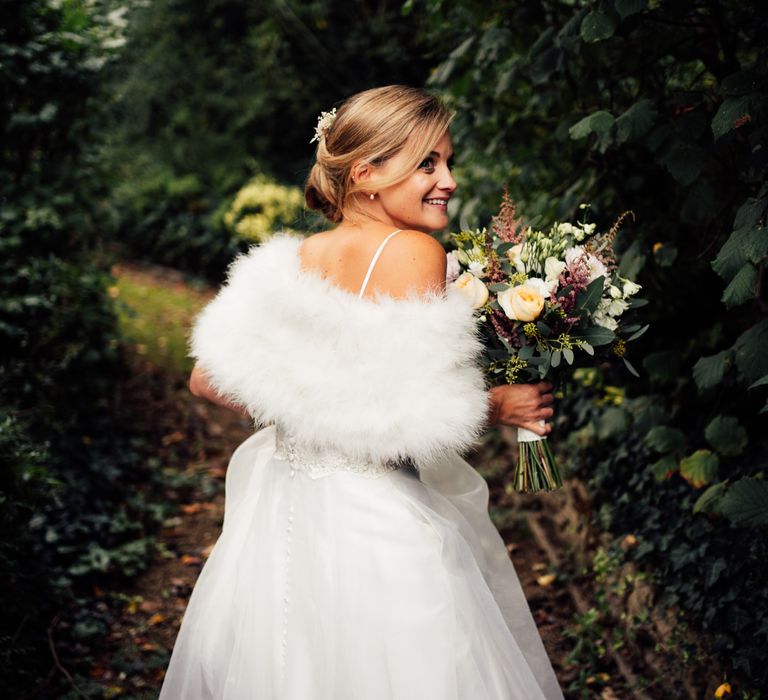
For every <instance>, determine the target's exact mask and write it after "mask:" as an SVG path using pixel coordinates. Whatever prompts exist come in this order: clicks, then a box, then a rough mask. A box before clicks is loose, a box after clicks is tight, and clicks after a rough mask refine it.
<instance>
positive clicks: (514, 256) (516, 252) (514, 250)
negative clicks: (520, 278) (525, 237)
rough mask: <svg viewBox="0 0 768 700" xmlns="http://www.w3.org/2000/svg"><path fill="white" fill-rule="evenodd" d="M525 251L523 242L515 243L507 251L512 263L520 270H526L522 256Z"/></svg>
mask: <svg viewBox="0 0 768 700" xmlns="http://www.w3.org/2000/svg"><path fill="white" fill-rule="evenodd" d="M522 252H523V244H522V243H518V244H517V245H513V246H512V247H511V248H510V249H509V250H508V251H507V257H508V258H509V262H510V263H512V266H513V267H514V268H515V270H517V271H518V272H523V273H524V272H525V263H524V262H523V260H522V258H521V257H520V256H521V255H522Z"/></svg>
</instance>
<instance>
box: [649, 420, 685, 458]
mask: <svg viewBox="0 0 768 700" xmlns="http://www.w3.org/2000/svg"><path fill="white" fill-rule="evenodd" d="M645 444H646V445H648V447H650V448H651V449H652V450H655V451H656V452H676V453H678V454H681V453H682V452H683V450H685V445H686V440H685V435H683V432H682V431H681V430H678V429H677V428H670V427H668V426H666V425H657V426H655V427H654V428H651V429H650V430H649V431H648V434H647V435H646V436H645Z"/></svg>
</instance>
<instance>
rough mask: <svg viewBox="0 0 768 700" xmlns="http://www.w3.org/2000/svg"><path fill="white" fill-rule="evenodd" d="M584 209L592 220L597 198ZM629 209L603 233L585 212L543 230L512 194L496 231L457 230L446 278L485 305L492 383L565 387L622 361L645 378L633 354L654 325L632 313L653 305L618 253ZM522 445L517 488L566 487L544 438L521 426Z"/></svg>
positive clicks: (481, 316) (481, 317)
mask: <svg viewBox="0 0 768 700" xmlns="http://www.w3.org/2000/svg"><path fill="white" fill-rule="evenodd" d="M580 209H581V211H582V212H583V213H584V215H585V217H586V213H587V210H588V209H589V205H588V204H582V205H581V206H580ZM630 213H631V212H625V213H624V214H622V216H621V217H619V219H618V220H617V221H616V223H614V225H613V226H612V227H611V228H610V230H608V231H606V232H604V233H600V232H597V231H596V225H595V224H593V223H587V222H586V218H585V220H584V221H580V222H578V223H576V224H571V223H567V222H556V223H554V224H552V225H551V226H550V227H549V228H548V229H547V230H538V229H533V228H531V227H526V226H524V225H523V223H522V220H521V219H519V218H517V216H516V212H515V205H514V203H513V202H512V201H511V199H510V198H509V194H508V193H507V192H506V191H505V193H504V198H503V200H502V205H501V209H500V211H499V214H498V215H497V216H495V217H493V219H492V224H491V228H490V230H487V229H486V228H482V229H475V230H471V231H461V232H460V233H456V234H451V238H452V239H453V241H454V242H455V245H456V248H455V250H452V251H451V252H450V253H448V280H447V281H448V283H450V284H453V285H455V286H456V287H458V288H459V289H460V290H461V291H462V292H463V293H465V294H466V295H467V296H468V297H469V298H470V299H471V300H472V303H473V306H474V308H475V309H478V323H479V324H480V328H481V334H482V336H483V339H484V341H485V345H486V350H487V351H486V354H485V356H484V364H485V370H486V375H487V378H488V383H489V385H490V386H495V385H497V384H503V383H508V384H513V383H520V382H526V381H534V380H542V379H547V380H549V381H551V382H552V383H553V384H554V385H555V386H559V385H560V384H561V383H562V379H563V378H564V372H566V371H572V370H573V369H574V368H575V367H577V366H585V365H588V364H592V365H594V364H596V363H597V362H601V361H605V360H606V359H613V360H617V359H619V358H621V359H622V360H623V362H624V364H625V365H626V367H627V369H628V370H629V371H630V372H631V373H632V374H634V375H635V376H637V371H636V370H635V368H634V367H633V366H632V364H630V362H629V360H627V358H626V356H625V354H626V349H627V343H628V342H629V341H632V340H635V339H636V338H638V337H639V336H640V335H642V334H643V333H644V332H645V331H646V330H647V328H648V326H647V325H646V326H642V327H641V326H640V325H639V324H638V323H636V322H634V321H633V320H632V319H631V316H632V315H633V313H632V311H631V310H632V309H635V308H637V307H639V306H642V305H644V304H645V303H646V302H645V301H644V300H642V299H637V298H635V295H636V294H637V292H638V291H640V286H639V285H637V284H635V282H633V281H632V280H629V279H625V278H622V277H620V276H619V274H618V271H617V266H616V259H615V256H614V251H613V241H614V238H615V236H616V233H617V231H618V229H619V226H620V225H621V222H622V221H623V219H624V218H625V217H626V216H627V215H628V214H630ZM542 423H543V421H542ZM518 445H519V457H518V462H517V467H516V469H515V474H514V477H513V482H514V486H515V488H516V489H517V490H518V491H530V492H534V491H542V490H545V491H546V490H551V489H555V488H557V487H559V486H561V485H562V479H561V477H560V472H559V470H558V467H557V463H556V461H555V459H554V456H553V454H552V451H551V450H550V448H549V444H548V442H547V439H546V438H544V437H541V436H539V435H537V434H536V433H533V432H531V431H529V430H526V429H524V428H519V429H518Z"/></svg>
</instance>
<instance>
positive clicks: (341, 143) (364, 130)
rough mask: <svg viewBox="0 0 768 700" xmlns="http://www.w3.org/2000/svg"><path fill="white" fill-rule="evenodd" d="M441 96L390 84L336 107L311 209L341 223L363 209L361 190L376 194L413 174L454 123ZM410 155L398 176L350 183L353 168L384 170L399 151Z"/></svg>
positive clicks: (311, 190)
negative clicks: (368, 166)
mask: <svg viewBox="0 0 768 700" xmlns="http://www.w3.org/2000/svg"><path fill="white" fill-rule="evenodd" d="M453 116H454V115H453V112H451V111H450V110H449V109H448V108H447V107H446V106H445V105H444V104H443V103H442V102H441V101H440V99H439V98H437V97H435V96H434V95H430V94H429V93H428V92H427V91H426V90H423V89H421V88H414V87H408V86H406V85H389V86H387V87H380V88H374V89H372V90H366V91H364V92H360V93H358V94H356V95H353V96H352V97H349V98H348V99H346V100H345V101H344V103H343V104H342V105H341V106H340V107H339V108H338V111H337V113H336V118H335V120H334V121H333V124H332V125H331V127H330V129H328V131H327V132H326V133H325V135H324V136H321V137H320V139H319V141H318V144H317V152H316V154H315V159H316V162H315V164H314V165H313V166H312V170H311V171H310V173H309V177H308V178H307V183H306V185H305V187H304V198H305V199H306V202H307V206H308V207H309V208H310V209H314V210H315V211H319V212H320V213H321V214H323V216H325V217H326V218H327V219H328V220H329V221H332V222H333V223H339V222H341V220H342V219H343V218H344V213H345V211H347V212H349V211H357V212H359V211H360V208H359V206H357V202H356V200H357V197H354V195H355V194H356V193H358V192H361V191H362V190H366V191H368V192H371V191H373V192H375V191H377V190H379V189H382V188H384V187H388V186H390V185H394V184H396V183H398V182H400V181H402V180H404V179H405V178H406V177H408V175H410V174H411V173H412V172H413V171H414V170H416V168H417V167H418V165H419V163H421V161H422V160H423V159H424V158H425V157H426V155H427V154H428V153H429V152H430V150H431V149H432V148H433V147H434V145H435V144H436V143H437V142H438V141H439V140H440V138H441V137H442V136H443V134H444V133H445V132H446V130H447V129H448V126H449V124H450V123H451V120H452V119H453ZM400 152H405V153H406V154H407V155H408V157H407V158H406V159H405V161H404V163H403V167H402V168H401V169H399V170H398V172H395V173H392V174H391V175H390V176H389V177H387V178H383V177H380V178H376V177H375V176H374V178H372V179H370V180H368V181H367V182H365V183H358V184H355V183H354V182H352V172H351V171H352V166H353V165H354V164H355V163H356V162H358V161H360V160H363V161H367V162H368V163H371V164H372V165H373V166H374V167H377V166H381V165H382V164H383V163H384V162H385V161H386V160H387V159H389V158H391V157H392V156H394V155H395V154H397V153H400Z"/></svg>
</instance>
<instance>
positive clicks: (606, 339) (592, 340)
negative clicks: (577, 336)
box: [581, 326, 616, 347]
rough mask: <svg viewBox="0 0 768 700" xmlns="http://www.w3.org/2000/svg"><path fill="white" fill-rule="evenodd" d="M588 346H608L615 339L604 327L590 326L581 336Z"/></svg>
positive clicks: (612, 333)
mask: <svg viewBox="0 0 768 700" xmlns="http://www.w3.org/2000/svg"><path fill="white" fill-rule="evenodd" d="M581 339H582V340H586V341H587V342H588V343H589V344H590V345H592V346H594V347H597V346H599V345H608V344H609V343H612V342H613V341H614V340H615V339H616V334H615V333H614V332H613V331H612V330H610V329H609V328H606V327H605V326H591V327H590V328H588V329H587V330H586V331H584V333H583V334H582V336H581Z"/></svg>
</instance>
